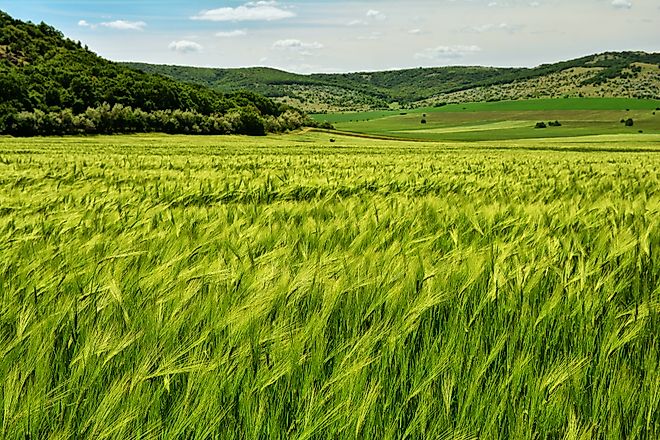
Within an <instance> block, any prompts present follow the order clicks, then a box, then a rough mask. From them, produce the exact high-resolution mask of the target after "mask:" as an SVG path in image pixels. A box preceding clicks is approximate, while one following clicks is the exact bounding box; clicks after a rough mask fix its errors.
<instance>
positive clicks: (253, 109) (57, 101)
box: [0, 11, 312, 136]
mask: <svg viewBox="0 0 660 440" xmlns="http://www.w3.org/2000/svg"><path fill="white" fill-rule="evenodd" d="M310 123H312V122H311V121H310V120H309V119H308V118H307V117H306V116H305V115H304V114H303V113H302V112H300V111H299V110H296V109H294V108H292V107H289V106H286V105H284V104H280V103H275V102H274V101H272V100H271V99H268V98H264V97H263V96H260V95H257V94H255V93H251V92H246V91H239V92H235V93H230V94H224V93H221V92H218V91H215V90H210V89H209V88H207V87H204V86H202V85H194V84H185V83H182V82H179V81H176V80H173V79H171V78H166V77H165V76H162V75H157V74H151V73H144V72H139V71H136V70H133V69H131V68H129V67H126V66H123V65H120V64H117V63H113V62H110V61H108V60H105V59H103V58H101V57H99V56H97V55H96V54H94V53H93V52H91V51H90V50H89V49H88V48H87V47H84V46H83V45H82V44H81V43H80V42H75V41H72V40H69V39H67V38H65V37H64V36H63V34H62V33H61V32H59V31H58V30H56V29H54V28H53V27H51V26H48V25H47V24H45V23H40V24H38V25H35V24H32V23H29V22H28V23H25V22H22V21H19V20H15V19H13V18H12V17H10V16H9V15H7V14H6V13H4V12H2V11H0V133H3V134H12V135H16V136H32V135H53V134H77V133H88V134H109V133H131V132H151V131H158V132H166V133H173V134H174V133H190V134H231V133H239V134H250V135H263V134H265V133H266V132H280V131H287V130H291V129H295V128H298V127H300V126H302V125H306V124H310Z"/></svg>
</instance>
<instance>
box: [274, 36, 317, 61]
mask: <svg viewBox="0 0 660 440" xmlns="http://www.w3.org/2000/svg"><path fill="white" fill-rule="evenodd" d="M273 48H275V49H279V50H287V51H290V52H292V53H295V54H296V55H298V56H303V57H311V56H313V55H314V53H313V52H312V51H314V50H318V49H322V48H323V45H322V44H321V43H319V42H317V41H314V42H312V43H307V42H304V41H301V40H297V39H295V38H289V39H286V40H278V41H276V42H274V43H273Z"/></svg>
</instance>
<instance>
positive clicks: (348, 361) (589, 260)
mask: <svg viewBox="0 0 660 440" xmlns="http://www.w3.org/2000/svg"><path fill="white" fill-rule="evenodd" d="M329 136H330V135H329V134H327V133H315V132H307V133H305V134H300V135H289V136H278V137H267V138H264V139H258V140H257V139H250V138H242V137H221V138H217V137H205V138H199V137H169V136H136V137H120V136H117V137H96V138H80V137H78V138H56V139H52V138H43V139H29V140H16V139H9V138H0V176H2V179H0V189H1V190H0V236H1V238H2V240H0V275H1V276H0V310H2V313H1V314H0V331H1V332H2V333H1V335H2V339H0V354H1V356H0V383H2V393H0V406H1V407H2V408H3V423H2V425H1V426H0V430H1V431H0V437H2V438H46V437H49V438H95V439H96V438H98V439H114V438H117V439H123V438H222V439H245V438H287V439H310V438H316V439H325V438H327V439H350V438H356V437H357V438H402V437H404V435H407V436H408V438H413V439H421V438H488V439H507V440H508V439H512V438H515V439H518V438H521V439H522V438H525V439H527V438H529V439H531V438H608V439H633V438H639V439H645V438H658V437H659V436H660V407H659V405H658V399H657V397H658V395H659V394H658V393H659V392H660V382H658V377H660V355H659V352H658V350H657V342H658V341H657V328H658V326H660V308H659V307H658V304H660V297H659V296H658V295H659V294H660V290H658V281H660V254H659V253H658V252H657V251H656V250H657V249H658V247H659V246H660V241H659V238H660V229H659V228H660V223H658V219H659V218H660V199H659V195H660V156H658V148H659V146H660V140H659V139H658V136H657V135H656V136H653V135H642V136H640V137H637V136H628V137H623V136H609V137H606V138H604V137H598V138H580V139H572V140H561V141H555V140H552V139H547V140H539V141H533V142H530V141H511V142H503V143H497V144H493V143H492V142H490V143H484V144H461V143H457V144H446V145H443V144H437V143H436V144H431V143H406V142H393V141H375V140H372V139H371V140H370V139H358V138H352V137H344V136H340V135H332V136H335V137H336V142H335V143H333V144H330V143H329V142H328V137H329ZM530 148H532V149H534V151H531V152H530V151H527V149H530ZM562 148H563V149H564V150H563V151H556V150H557V149H562ZM602 149H607V150H608V151H606V152H602V151H601V150H602ZM585 150H586V151H585ZM640 150H644V151H645V152H640ZM651 150H655V152H653V151H651ZM634 151H637V152H634Z"/></svg>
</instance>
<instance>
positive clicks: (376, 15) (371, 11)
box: [367, 9, 387, 21]
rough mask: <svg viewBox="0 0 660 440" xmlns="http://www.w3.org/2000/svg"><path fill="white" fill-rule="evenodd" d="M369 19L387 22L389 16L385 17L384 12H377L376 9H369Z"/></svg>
mask: <svg viewBox="0 0 660 440" xmlns="http://www.w3.org/2000/svg"><path fill="white" fill-rule="evenodd" d="M367 18H370V19H372V20H379V21H383V20H385V19H386V18H387V15H385V14H383V13H382V12H380V11H377V10H375V9H369V10H368V11H367Z"/></svg>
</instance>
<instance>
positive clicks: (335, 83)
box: [129, 52, 660, 112]
mask: <svg viewBox="0 0 660 440" xmlns="http://www.w3.org/2000/svg"><path fill="white" fill-rule="evenodd" d="M129 66H131V67H133V68H136V69H139V70H141V71H144V72H150V73H158V74H162V75H166V76H168V77H170V78H175V79H178V80H182V81H187V82H189V83H192V84H198V85H205V86H208V87H211V88H213V89H214V90H217V91H220V92H232V91H237V90H242V89H249V90H256V91H258V92H259V93H262V94H264V95H266V96H268V97H271V98H273V99H276V100H278V101H281V102H285V103H289V104H292V105H296V106H299V107H301V108H303V109H305V110H307V111H313V112H322V111H326V110H327V111H338V110H344V111H345V110H367V109H375V108H386V107H395V108H398V107H416V106H428V105H435V104H442V103H446V102H466V101H482V100H491V101H497V100H505V99H529V98H550V97H571V96H572V97H578V96H589V97H621V98H644V99H659V98H660V68H659V67H660V54H657V53H644V52H608V53H603V54H597V55H590V56H585V57H582V58H578V59H574V60H569V61H563V62H559V63H554V64H544V65H541V66H538V67H534V68H498V67H479V66H468V67H436V68H419V69H406V70H394V71H385V72H361V73H346V74H314V75H297V74H293V73H288V72H283V71H279V70H275V69H266V68H249V69H208V68H195V67H180V66H162V65H148V64H136V63H132V64H129ZM558 84H559V85H560V87H558V86H557V85H558Z"/></svg>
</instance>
